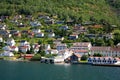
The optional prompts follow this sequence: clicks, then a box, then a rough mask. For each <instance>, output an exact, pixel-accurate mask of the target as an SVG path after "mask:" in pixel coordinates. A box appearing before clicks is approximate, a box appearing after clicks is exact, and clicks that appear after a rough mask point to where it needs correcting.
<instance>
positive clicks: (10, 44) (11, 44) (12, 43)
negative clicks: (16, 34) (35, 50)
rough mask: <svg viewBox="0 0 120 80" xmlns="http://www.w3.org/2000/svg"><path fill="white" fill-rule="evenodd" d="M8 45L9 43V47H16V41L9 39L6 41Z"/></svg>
mask: <svg viewBox="0 0 120 80" xmlns="http://www.w3.org/2000/svg"><path fill="white" fill-rule="evenodd" d="M6 43H7V45H9V46H14V45H15V40H14V39H12V38H10V39H8V40H7V41H6Z"/></svg>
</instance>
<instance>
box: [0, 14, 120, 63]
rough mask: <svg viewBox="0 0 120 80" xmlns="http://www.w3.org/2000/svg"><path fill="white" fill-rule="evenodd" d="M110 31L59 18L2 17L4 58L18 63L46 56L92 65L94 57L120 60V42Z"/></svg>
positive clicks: (0, 45) (0, 35) (0, 36)
mask: <svg viewBox="0 0 120 80" xmlns="http://www.w3.org/2000/svg"><path fill="white" fill-rule="evenodd" d="M111 26H112V30H116V26H115V25H111ZM106 29H107V30H108V28H105V29H104V26H103V25H102V24H96V23H95V22H94V21H93V20H90V21H86V22H84V23H82V24H80V23H75V22H74V21H73V20H71V19H70V20H69V21H64V20H58V19H57V15H53V16H48V15H39V16H37V17H33V16H32V15H27V16H23V15H15V16H13V17H9V16H1V18H0V57H1V58H3V59H8V58H9V59H8V60H15V61H17V60H18V61H20V60H21V61H22V60H23V61H24V60H38V61H40V59H41V58H43V57H44V58H52V59H53V60H54V63H63V62H71V63H74V62H76V63H77V62H80V61H87V60H88V61H87V62H89V61H91V60H90V58H93V57H95V58H96V57H97V58H98V57H100V58H107V59H108V58H109V59H113V60H114V59H115V58H117V59H116V60H118V61H120V59H119V57H120V43H119V42H118V41H115V40H116V39H115V36H114V35H115V33H112V31H111V29H109V30H108V32H106ZM116 31H117V30H116ZM104 32H106V33H104ZM117 36H119V34H118V35H117ZM98 61H99V60H98ZM41 62H42V61H41Z"/></svg>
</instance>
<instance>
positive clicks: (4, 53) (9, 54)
mask: <svg viewBox="0 0 120 80" xmlns="http://www.w3.org/2000/svg"><path fill="white" fill-rule="evenodd" d="M0 56H8V57H12V56H14V54H13V53H12V52H10V51H4V52H3V53H1V54H0Z"/></svg>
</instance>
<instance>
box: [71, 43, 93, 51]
mask: <svg viewBox="0 0 120 80" xmlns="http://www.w3.org/2000/svg"><path fill="white" fill-rule="evenodd" d="M91 47H92V45H91V43H90V42H76V43H73V46H72V47H71V48H70V49H72V50H90V49H91Z"/></svg>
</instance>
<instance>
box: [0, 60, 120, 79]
mask: <svg viewBox="0 0 120 80" xmlns="http://www.w3.org/2000/svg"><path fill="white" fill-rule="evenodd" d="M0 80H120V67H99V66H90V65H55V64H41V63H40V62H9V61H0Z"/></svg>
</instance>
